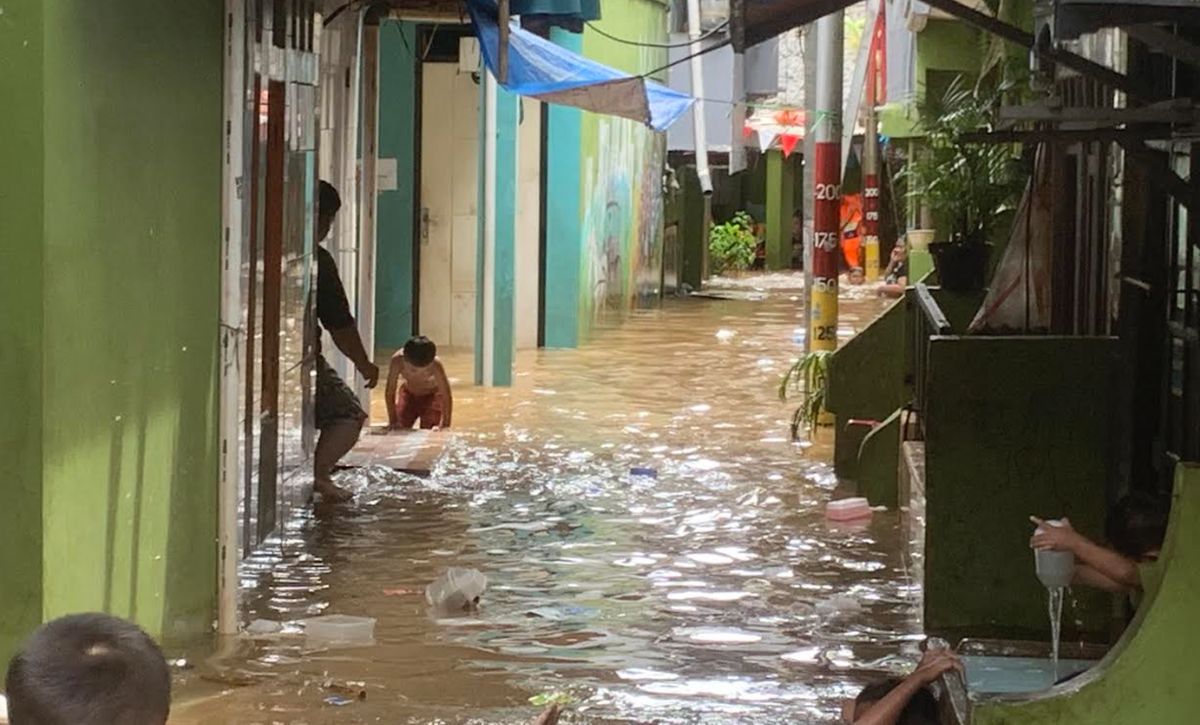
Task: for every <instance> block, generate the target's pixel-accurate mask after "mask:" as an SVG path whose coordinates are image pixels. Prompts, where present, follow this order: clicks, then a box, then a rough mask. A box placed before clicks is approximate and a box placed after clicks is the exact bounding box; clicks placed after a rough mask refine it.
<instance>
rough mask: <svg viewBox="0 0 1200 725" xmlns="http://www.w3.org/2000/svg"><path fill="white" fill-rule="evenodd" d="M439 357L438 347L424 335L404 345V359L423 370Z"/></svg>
mask: <svg viewBox="0 0 1200 725" xmlns="http://www.w3.org/2000/svg"><path fill="white" fill-rule="evenodd" d="M436 357H437V345H435V344H433V340H430V339H429V338H428V337H425V336H424V335H418V336H416V337H414V338H412V339H410V340H409V341H408V342H406V343H404V359H405V360H407V361H408V362H409V363H411V364H412V365H413V366H414V367H418V368H423V367H425V366H427V365H429V364H430V363H432V362H433V359H434V358H436Z"/></svg>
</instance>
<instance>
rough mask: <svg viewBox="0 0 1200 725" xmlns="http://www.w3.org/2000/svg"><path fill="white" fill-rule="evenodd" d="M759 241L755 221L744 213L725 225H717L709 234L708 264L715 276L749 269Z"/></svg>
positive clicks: (736, 215)
mask: <svg viewBox="0 0 1200 725" xmlns="http://www.w3.org/2000/svg"><path fill="white" fill-rule="evenodd" d="M757 246H758V239H757V238H756V237H755V236H754V220H753V219H751V218H750V215H749V214H747V213H746V212H744V211H739V212H738V213H737V214H734V215H733V219H731V220H729V221H727V222H725V223H724V224H716V225H714V226H713V228H712V230H711V231H709V233H708V264H709V268H710V269H711V270H712V272H713V273H714V274H721V273H722V272H725V271H728V270H743V269H749V267H750V265H751V264H753V263H754V251H755V248H756V247H757Z"/></svg>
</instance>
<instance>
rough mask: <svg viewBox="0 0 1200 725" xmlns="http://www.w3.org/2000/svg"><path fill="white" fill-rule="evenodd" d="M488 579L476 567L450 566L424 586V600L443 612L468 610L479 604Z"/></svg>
mask: <svg viewBox="0 0 1200 725" xmlns="http://www.w3.org/2000/svg"><path fill="white" fill-rule="evenodd" d="M487 584H488V580H487V577H486V576H484V575H483V574H482V573H481V572H479V571H478V570H476V569H464V568H461V567H450V568H449V569H447V570H446V571H445V572H443V573H442V575H441V576H440V577H438V578H437V579H436V580H435V581H434V582H433V583H432V584H430V585H429V586H427V587H425V601H427V602H429V605H430V606H431V607H433V608H435V609H439V610H442V611H445V612H465V611H470V610H472V609H474V608H475V607H477V606H478V605H479V598H480V597H481V596H483V593H484V591H486V590H487Z"/></svg>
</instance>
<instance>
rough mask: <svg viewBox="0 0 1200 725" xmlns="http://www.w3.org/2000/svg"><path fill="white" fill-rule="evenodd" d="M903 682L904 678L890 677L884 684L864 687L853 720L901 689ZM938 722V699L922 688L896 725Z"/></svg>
mask: <svg viewBox="0 0 1200 725" xmlns="http://www.w3.org/2000/svg"><path fill="white" fill-rule="evenodd" d="M901 682H904V680H903V678H900V677H889V678H888V679H886V680H883V681H882V682H876V683H874V684H871V685H867V686H866V687H864V688H863V689H862V692H860V693H858V697H856V698H854V714H853V720H857V719H859V718H860V717H863V716H864V715H866V714H867V711H868V710H870V709H871V707H872V706H873V705H875V703H877V702H879V701H880V700H882V699H883V698H884V697H886V696H887V694H888V693H889V692H891V691H892V690H894V689H896V688H897V687H899V685H900V683H901ZM853 720H852V721H853ZM938 722H939V721H938V703H937V698H935V697H934V696H933V693H932V692H931V691H930V690H929V688H928V687H922V688H921V689H920V690H917V694H915V695H913V696H912V699H910V700H909V701H908V704H907V705H905V706H904V710H902V711H901V713H900V719H899V720H897V721H896V725H938Z"/></svg>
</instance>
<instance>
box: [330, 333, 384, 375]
mask: <svg viewBox="0 0 1200 725" xmlns="http://www.w3.org/2000/svg"><path fill="white" fill-rule="evenodd" d="M329 336H330V337H332V338H333V344H334V345H337V349H339V350H341V351H342V354H343V355H345V356H346V357H348V358H350V362H352V363H354V367H355V368H356V369H357V370H358V374H359V375H361V376H363V380H365V381H366V383H367V387H368V388H373V387H375V384H376V383H378V382H379V366H377V365H376V364H375V363H373V362H371V358H370V356H368V355H367V350H366V348H364V347H363V343H362V337H360V336H359V334H358V328H357V327H354V326H350V327H343V328H341V329H338V330H330V331H329Z"/></svg>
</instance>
